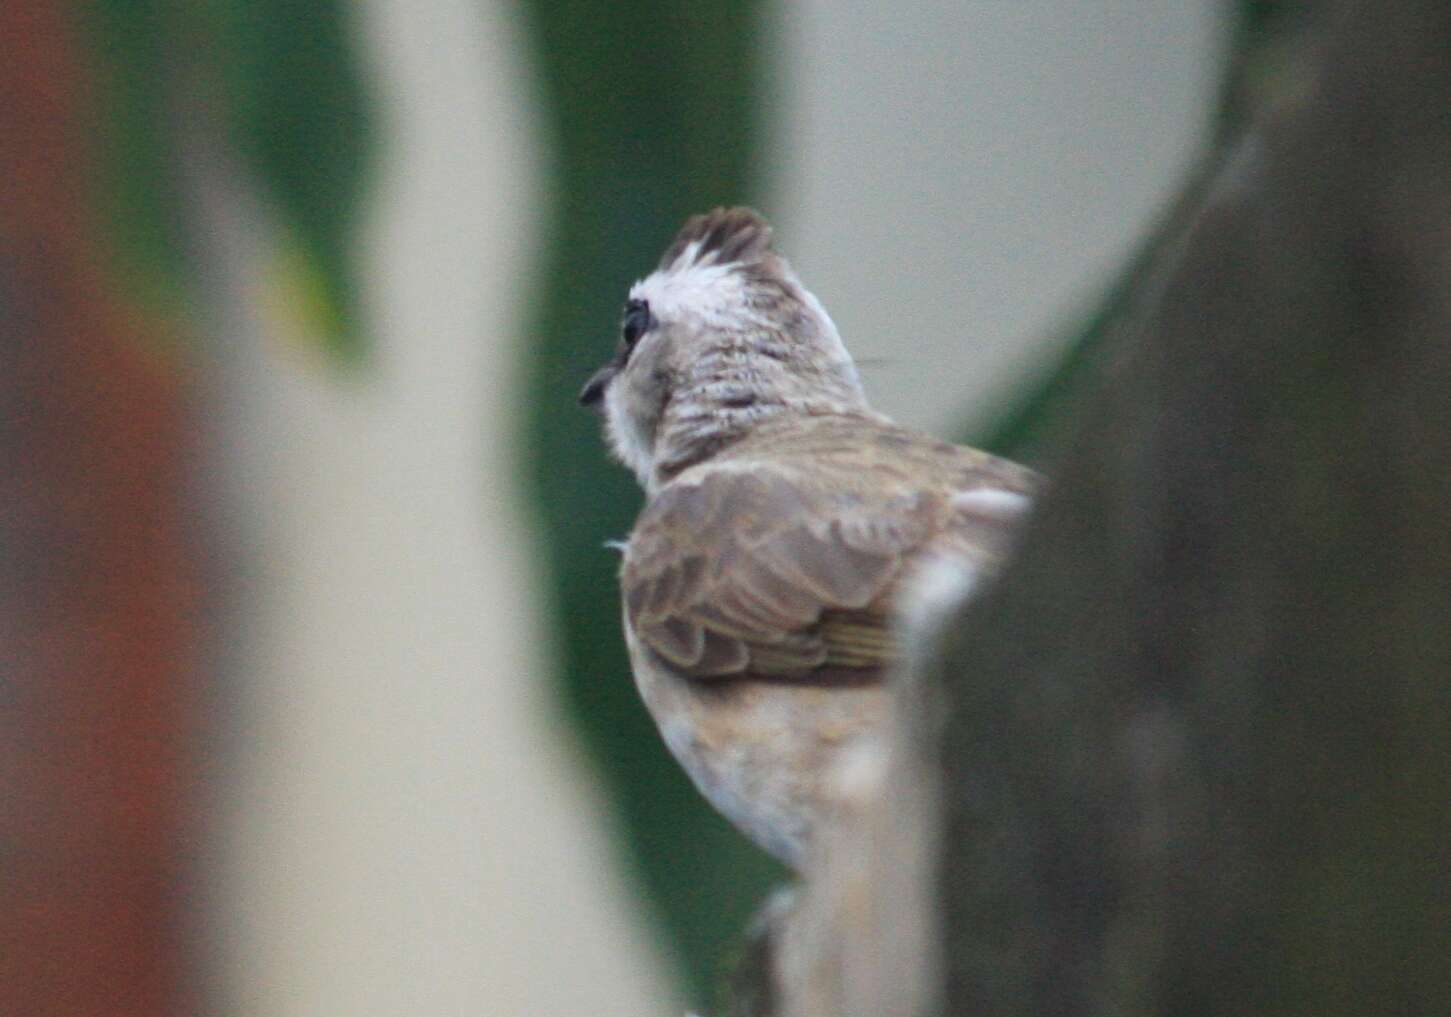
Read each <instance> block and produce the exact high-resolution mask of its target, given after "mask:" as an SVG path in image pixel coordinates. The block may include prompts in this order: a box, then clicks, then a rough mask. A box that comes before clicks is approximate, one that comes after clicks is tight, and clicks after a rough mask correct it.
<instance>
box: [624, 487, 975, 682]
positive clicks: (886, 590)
mask: <svg viewBox="0 0 1451 1017" xmlns="http://www.w3.org/2000/svg"><path fill="white" fill-rule="evenodd" d="M960 514H961V510H960V509H959V508H957V507H955V506H954V505H953V500H952V498H951V497H950V496H949V495H948V494H945V493H931V492H913V493H911V494H900V495H889V494H880V493H872V492H863V491H861V490H860V487H859V486H858V489H857V490H850V489H849V488H848V489H842V490H838V489H833V490H823V489H822V488H821V486H820V485H819V484H811V483H808V482H806V481H803V480H802V479H800V477H799V475H793V474H792V473H791V472H789V471H783V470H774V469H771V468H769V467H765V466H735V467H733V468H730V469H715V470H707V471H704V472H703V473H702V474H701V475H699V476H698V477H697V478H692V479H690V480H688V481H687V480H686V479H685V478H682V479H681V480H680V481H677V482H676V483H674V484H671V485H669V486H667V487H666V488H664V489H663V490H661V491H660V492H659V493H658V494H657V495H656V497H655V498H654V499H652V501H651V503H650V504H649V506H648V507H647V508H646V509H645V511H644V512H643V513H642V514H641V516H640V520H639V522H638V523H637V524H636V526H635V530H634V532H633V533H632V534H631V537H630V542H629V545H628V548H627V549H626V552H625V557H624V563H623V567H622V570H621V584H622V587H623V591H624V599H625V611H626V613H627V615H628V618H629V622H630V625H631V627H632V628H633V629H634V632H635V634H636V637H637V638H638V639H639V640H641V641H642V642H643V643H644V644H645V645H646V646H648V647H649V648H650V649H651V650H653V651H654V652H655V653H656V654H658V655H659V656H660V657H661V658H663V659H664V660H665V661H666V662H668V663H669V664H670V665H671V666H672V667H673V668H674V669H676V670H677V671H679V672H681V673H683V674H686V675H689V676H691V677H695V678H702V679H705V678H724V677H729V676H733V675H751V676H754V677H760V678H781V679H800V680H812V679H813V677H815V676H827V675H830V676H831V677H830V678H829V679H825V680H852V678H853V676H855V679H856V680H870V678H872V677H873V676H875V674H877V673H879V672H880V670H881V668H882V665H884V664H886V663H889V662H890V661H892V660H893V659H894V658H895V656H896V648H895V647H894V645H893V640H892V637H891V633H890V628H889V622H890V617H889V612H890V606H891V604H890V602H891V598H892V594H893V592H894V589H895V586H896V584H897V583H898V581H899V580H900V578H901V577H902V575H903V572H904V569H905V568H906V567H907V566H908V564H909V563H910V560H911V559H912V558H913V556H914V554H915V553H916V552H918V551H920V550H921V549H922V548H923V547H924V546H926V545H927V544H928V543H929V541H931V540H932V539H933V538H934V536H936V535H938V534H940V533H942V532H943V531H944V529H949V528H952V527H953V520H954V518H955V517H956V516H958V515H960Z"/></svg>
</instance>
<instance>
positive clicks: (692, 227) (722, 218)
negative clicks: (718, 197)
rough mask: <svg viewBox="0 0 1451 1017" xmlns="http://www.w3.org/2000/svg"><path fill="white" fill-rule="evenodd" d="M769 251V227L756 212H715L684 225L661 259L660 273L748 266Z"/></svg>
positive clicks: (721, 210)
mask: <svg viewBox="0 0 1451 1017" xmlns="http://www.w3.org/2000/svg"><path fill="white" fill-rule="evenodd" d="M770 249H771V227H770V224H768V223H767V222H766V220H765V219H763V218H762V217H761V214H760V213H759V212H757V211H756V210H755V209H751V208H744V207H740V206H738V207H736V208H716V209H712V210H711V211H709V212H704V213H702V214H700V215H693V216H691V217H690V218H689V219H687V220H686V221H685V225H684V226H682V227H681V228H680V232H679V233H677V234H676V235H675V240H674V241H673V242H672V243H671V244H670V246H669V247H668V248H666V249H665V254H664V255H663V256H662V257H661V258H660V271H662V272H681V271H684V270H686V269H689V268H692V267H696V266H699V267H705V266H711V265H715V266H725V265H732V264H750V263H752V262H755V261H759V260H760V259H761V257H762V256H763V255H764V254H765V253H766V252H767V251H769V250H770Z"/></svg>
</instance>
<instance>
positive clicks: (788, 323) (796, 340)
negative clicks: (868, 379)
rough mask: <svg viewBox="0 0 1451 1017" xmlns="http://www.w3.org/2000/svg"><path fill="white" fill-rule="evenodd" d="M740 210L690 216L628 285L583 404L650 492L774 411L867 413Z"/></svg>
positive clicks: (806, 307) (837, 349)
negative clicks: (614, 337)
mask: <svg viewBox="0 0 1451 1017" xmlns="http://www.w3.org/2000/svg"><path fill="white" fill-rule="evenodd" d="M770 240H771V227H770V226H769V225H767V223H766V221H765V220H764V219H762V218H761V216H760V215H759V214H757V213H756V212H754V211H752V210H751V209H748V208H718V209H715V210H714V211H712V212H707V213H705V214H703V215H696V216H692V217H691V218H690V219H689V220H688V221H687V222H686V223H685V226H684V227H683V228H682V229H681V230H680V233H679V234H678V235H677V236H676V237H675V240H674V242H673V243H671V245H670V246H669V248H667V249H666V251H665V254H664V256H663V257H662V258H661V259H660V266H659V268H657V269H656V270H655V271H654V272H652V273H651V274H650V275H648V276H646V277H645V278H644V279H642V280H641V281H639V282H637V283H636V284H635V285H634V286H632V287H631V288H630V294H629V299H628V301H626V303H625V311H624V318H623V320H622V322H621V325H620V341H619V343H618V345H617V346H616V348H615V354H614V357H613V358H612V359H611V360H610V361H609V363H607V364H606V365H605V366H604V367H602V368H600V370H598V371H597V372H595V374H594V376H593V377H591V378H590V380H589V382H588V383H587V384H586V385H585V387H584V391H583V392H581V393H580V402H581V403H583V404H584V405H586V406H595V407H598V408H600V409H601V410H602V411H603V414H604V417H605V421H606V429H607V431H608V434H609V440H610V445H611V447H612V449H613V450H614V453H615V455H616V456H617V457H618V458H619V459H620V461H621V462H623V463H624V464H625V465H626V466H628V467H630V469H632V470H633V471H634V472H635V474H636V476H638V477H639V478H640V482H641V484H643V485H644V486H645V487H646V488H647V489H653V488H654V487H655V486H657V485H658V484H659V483H660V482H661V480H662V479H663V478H664V477H666V476H668V475H673V473H674V472H678V471H679V469H681V468H683V467H684V466H687V465H690V463H691V462H694V461H699V460H700V459H701V458H704V457H705V456H708V455H710V454H712V453H713V452H714V451H716V450H718V449H719V448H721V447H723V446H724V445H726V444H729V443H730V442H731V441H733V440H735V439H736V438H739V437H741V436H742V435H744V434H745V433H747V432H748V431H749V430H750V428H751V427H752V426H754V425H755V424H757V423H759V422H760V421H762V420H764V419H766V418H769V417H774V416H777V415H779V414H781V413H790V412H797V413H808V414H824V413H844V412H853V411H861V410H865V408H866V400H865V396H864V395H863V393H862V388H861V382H860V380H859V379H858V377H857V372H856V367H855V365H853V363H852V360H851V356H850V355H849V354H848V353H847V352H846V348H845V347H844V346H843V345H842V342H841V337H840V336H839V335H838V334H837V331H836V326H835V325H834V324H832V321H831V318H830V317H829V316H828V315H827V313H826V310H825V309H824V308H823V307H822V306H821V303H820V302H819V301H818V300H817V299H816V297H814V296H813V295H812V294H811V293H810V291H808V290H807V289H806V288H805V287H804V286H802V285H801V282H800V280H799V279H797V278H796V273H795V272H793V271H792V270H791V266H790V265H788V264H787V263H786V261H785V259H784V258H782V257H780V256H779V255H777V254H776V253H775V251H773V250H772V249H771V244H770Z"/></svg>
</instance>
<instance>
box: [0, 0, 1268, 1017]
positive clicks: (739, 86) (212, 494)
mask: <svg viewBox="0 0 1451 1017" xmlns="http://www.w3.org/2000/svg"><path fill="white" fill-rule="evenodd" d="M1274 6H1275V5H1272V4H1267V3H1251V2H1243V0H1240V2H1229V0H1194V2H1188V3H1186V2H1183V0H1173V2H1171V0H1136V2H1132V3H1130V2H1107V3H1101V4H1086V5H1084V4H1081V5H1065V4H1061V3H1049V2H1017V3H1005V2H996V0H983V2H966V3H964V2H948V0H921V2H909V3H902V4H894V5H889V6H888V5H874V4H852V3H843V2H839V0H802V2H791V3H772V2H769V0H748V2H732V3H717V4H700V5H683V4H682V5H677V4H669V3H664V2H659V0H627V2H620V3H610V4H605V3H599V2H593V3H591V2H586V0H569V2H543V0H540V2H524V3H502V2H493V0H419V2H411V3H406V4H405V3H401V2H398V0H393V2H387V0H359V2H356V3H349V4H344V3H339V2H335V0H316V2H312V3H296V2H293V3H287V2H280V0H252V2H248V3H242V2H240V0H204V2H197V3H193V4H187V5H181V4H171V3H165V2H162V0H104V2H102V0H97V2H93V3H81V4H67V3H63V2H59V0H6V2H5V3H4V4H3V5H0V154H3V160H4V167H5V172H4V174H3V177H0V358H3V360H0V409H3V420H4V424H5V427H4V431H3V434H0V455H3V457H4V458H3V461H0V569H3V572H0V859H3V864H0V1013H3V1014H16V1015H42V1014H99V1013H106V1014H146V1015H168V1014H194V1013H198V1014H199V1013H216V1014H226V1015H258V1017H292V1015H299V1017H300V1015H317V1017H324V1015H326V1017H333V1015H338V1014H346V1015H349V1017H361V1015H369V1014H379V1015H383V1014H388V1015H396V1014H400V1013H408V1014H420V1015H425V1014H428V1015H431V1014H439V1015H443V1014H489V1015H511V1014H520V1015H523V1014H530V1015H540V1014H543V1015H552V1014H560V1015H565V1014H579V1013H593V1014H632V1015H652V1014H659V1015H666V1014H678V1013H680V1012H682V1010H683V1008H684V1007H686V1006H687V1005H690V1006H708V1005H711V1003H712V1000H713V998H714V995H715V992H716V987H717V985H718V983H719V981H720V977H721V974H722V972H724V971H725V970H727V968H728V965H729V963H730V960H731V950H732V944H733V942H734V941H735V940H736V938H737V936H738V934H739V931H740V929H741V927H742V926H743V924H744V923H745V922H746V921H747V919H748V917H749V915H750V913H751V912H752V910H753V909H754V908H755V906H756V905H757V904H758V903H759V901H760V899H761V897H762V895H763V893H764V892H765V890H766V888H767V887H769V886H770V885H771V884H772V882H773V881H778V880H780V879H781V878H783V876H784V874H783V873H782V872H781V871H780V870H779V869H778V868H777V867H775V866H774V865H773V864H772V863H771V862H769V861H768V860H767V859H766V858H765V857H764V856H762V855H761V854H760V853H759V852H757V851H756V850H755V849H754V848H753V847H751V846H750V845H749V844H747V843H746V842H745V841H744V840H742V839H741V838H740V837H739V836H738V835H736V834H735V833H734V832H733V831H731V830H730V829H729V828H728V827H727V826H726V825H725V824H724V822H723V821H721V820H719V819H717V818H716V817H715V816H714V815H713V814H712V813H711V812H709V810H708V809H707V808H706V807H705V806H704V805H703V804H702V803H701V802H700V801H698V800H697V798H696V796H695V793H694V792H693V791H692V790H691V789H690V787H689V786H688V785H687V783H686V781H685V779H684V778H683V776H681V775H680V774H679V773H678V772H677V771H676V769H675V768H674V766H673V764H671V763H670V761H669V760H668V759H667V757H666V755H665V753H664V751H663V749H662V748H661V746H660V744H659V741H658V738H657V737H656V735H655V733H654V730H653V728H652V727H651V725H650V723H649V721H648V719H647V718H646V716H645V714H644V712H643V709H642V708H641V707H640V706H639V704H638V703H637V701H636V697H635V693H634V690H633V687H632V685H631V683H630V679H629V675H628V670H627V667H626V663H625V659H624V648H623V643H622V640H621V636H620V633H619V622H618V606H617V600H616V597H617V595H616V590H615V586H614V575H613V570H614V567H615V563H614V561H613V559H612V556H611V554H610V553H609V552H607V551H606V550H605V549H604V547H603V541H604V540H605V539H607V538H609V537H613V536H618V535H620V534H622V533H624V532H625V531H626V529H627V528H628V526H629V524H630V521H631V519H632V517H633V515H634V513H635V511H636V510H637V509H638V506H639V503H640V496H639V494H638V492H637V491H636V490H635V488H634V486H633V482H632V481H631V479H630V478H629V476H628V475H627V474H626V473H625V471H624V470H623V469H621V468H619V467H618V466H615V465H613V464H610V463H609V462H607V461H606V459H605V456H604V451H603V445H602V443H601V441H600V436H599V432H598V422H597V420H595V419H594V418H593V417H592V416H591V415H589V414H587V413H584V412H582V411H581V410H579V409H578V407H577V406H576V405H575V398H576V395H577V392H578V390H579V387H580V385H581V384H582V382H583V380H584V379H585V378H586V377H587V375H588V374H589V373H590V372H591V370H593V368H594V367H596V366H598V364H599V363H600V362H602V361H603V360H604V359H605V358H606V357H607V356H608V354H609V351H610V350H611V348H612V345H613V343H614V341H615V331H616V328H617V324H618V315H619V307H620V304H621V302H622V300H623V298H624V294H625V291H626V288H627V287H628V285H629V283H630V282H631V281H633V280H634V279H635V278H638V277H639V276H641V275H643V274H645V273H646V272H647V271H649V270H650V268H651V267H652V266H653V265H654V263H655V261H656V259H657V258H658V256H659V252H660V250H661V249H662V248H663V246H664V245H665V244H666V243H667V242H668V241H669V239H670V237H671V235H672V233H673V231H674V230H675V228H676V227H677V226H678V225H679V223H680V222H681V220H683V218H684V217H685V216H686V215H687V214H689V213H691V212H695V211H700V210H703V209H706V208H709V207H711V206H713V205H717V204H730V203H751V204H755V205H757V206H759V207H761V208H762V209H763V210H764V211H765V212H767V214H768V215H770V216H771V217H772V218H773V220H774V222H775V223H776V226H777V245H778V247H779V248H780V249H781V250H782V251H783V252H785V253H786V254H787V256H788V257H790V258H791V260H792V261H793V263H794V264H795V266H796V267H797V269H798V271H799V272H800V274H801V275H802V277H803V279H804V280H805V281H806V283H807V285H808V286H810V287H811V288H813V289H814V290H815V292H816V293H817V294H818V295H819V296H820V297H821V299H822V300H823V302H824V303H825V304H826V306H827V307H828V308H829V309H830V311H831V313H832V314H833V316H834V318H835V319H836V321H837V324H838V325H839V327H840V329H841V331H842V333H843V335H844V337H845V338H846V341H847V343H848V346H849V347H850V348H851V349H852V350H853V351H854V352H855V353H856V355H857V356H858V357H859V358H861V359H862V360H863V362H864V363H865V365H866V367H865V370H864V373H865V376H866V379H867V383H868V387H869V391H870V394H871V395H872V396H873V397H874V399H875V401H876V402H877V404H878V406H879V407H880V408H881V409H883V410H885V411H886V412H888V413H890V414H892V415H893V416H895V417H897V418H898V419H900V420H902V421H904V422H908V423H911V424H915V425H919V426H922V427H925V428H928V429H931V430H933V431H936V432H939V433H943V434H949V435H952V436H954V437H968V436H974V435H975V436H978V437H980V438H987V439H991V440H992V442H993V444H994V445H995V447H1000V448H1016V449H1017V450H1018V451H1019V452H1020V454H1023V455H1027V456H1028V457H1030V458H1031V457H1032V456H1033V447H1032V445H1031V443H1030V442H1027V441H1026V440H1025V439H1024V438H1023V435H1024V434H1025V433H1026V432H1025V431H1024V428H1025V426H1030V425H1031V422H1032V420H1035V419H1041V415H1042V412H1043V410H1042V405H1043V403H1044V400H1045V398H1048V397H1049V396H1052V394H1053V393H1054V392H1055V391H1059V390H1060V389H1061V388H1062V387H1063V379H1064V378H1065V377H1069V376H1071V373H1072V370H1073V367H1072V365H1073V364H1074V363H1075V362H1076V360H1075V358H1079V357H1081V356H1082V351H1083V349H1084V348H1085V346H1084V345H1083V344H1084V343H1085V342H1090V343H1091V337H1092V334H1093V330H1094V322H1095V321H1097V320H1099V318H1100V317H1101V316H1102V314H1103V313H1105V308H1106V307H1108V306H1110V305H1111V295H1112V293H1113V292H1115V287H1116V285H1117V284H1118V283H1119V282H1121V281H1122V279H1123V278H1124V273H1125V272H1128V271H1131V266H1132V264H1133V263H1134V259H1135V256H1136V252H1140V251H1142V250H1143V249H1144V245H1145V244H1146V243H1148V242H1149V240H1150V238H1151V237H1152V235H1153V230H1154V226H1155V223H1156V222H1159V221H1160V220H1161V218H1162V217H1163V216H1164V215H1165V214H1167V212H1168V210H1169V208H1170V203H1171V200H1172V198H1173V196H1174V195H1175V194H1176V193H1177V192H1178V191H1179V190H1180V188H1181V187H1182V185H1183V183H1184V181H1185V179H1186V178H1187V177H1188V176H1190V175H1191V174H1192V172H1193V168H1194V167H1195V165H1196V164H1197V163H1198V161H1199V159H1200V158H1201V156H1202V155H1203V153H1204V152H1205V150H1206V146H1207V145H1208V144H1209V142H1210V140H1211V139H1212V137H1213V135H1214V133H1215V131H1216V129H1217V126H1218V125H1219V124H1220V122H1221V119H1222V117H1223V116H1224V112H1225V109H1226V98H1225V94H1224V92H1223V90H1222V88H1221V80H1222V78H1223V73H1222V72H1223V69H1224V68H1225V67H1226V66H1228V64H1229V61H1230V58H1231V56H1232V55H1233V54H1234V53H1236V52H1238V51H1240V50H1241V49H1242V48H1243V46H1244V41H1245V39H1246V38H1248V35H1247V33H1250V32H1252V31H1253V30H1254V29H1255V28H1256V27H1257V26H1258V25H1259V24H1260V23H1261V21H1262V20H1263V19H1264V18H1265V17H1267V16H1268V13H1267V12H1269V11H1270V10H1271V8H1272V7H1274ZM1105 294H1110V296H1109V297H1105ZM1085 337H1087V339H1085ZM1065 365H1067V366H1065ZM1045 394H1046V395H1045ZM1035 415H1036V416H1035ZM1025 421H1028V424H1025V423H1024V422H1025ZM1015 435H1016V437H1014V436H1015Z"/></svg>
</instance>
